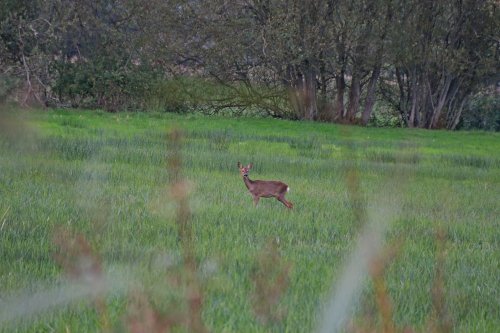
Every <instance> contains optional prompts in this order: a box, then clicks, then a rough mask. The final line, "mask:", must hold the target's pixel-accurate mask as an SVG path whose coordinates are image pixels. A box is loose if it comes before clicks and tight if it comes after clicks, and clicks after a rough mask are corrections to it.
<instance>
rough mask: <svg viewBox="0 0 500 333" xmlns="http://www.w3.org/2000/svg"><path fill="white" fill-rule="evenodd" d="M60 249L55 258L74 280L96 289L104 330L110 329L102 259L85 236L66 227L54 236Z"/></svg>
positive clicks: (96, 303) (54, 240)
mask: <svg viewBox="0 0 500 333" xmlns="http://www.w3.org/2000/svg"><path fill="white" fill-rule="evenodd" d="M53 242H54V244H55V245H56V246H57V247H58V251H57V252H55V253H54V255H53V256H54V259H55V260H56V261H57V262H58V263H59V265H60V266H61V267H62V268H63V270H64V271H65V273H66V275H67V276H68V277H69V278H70V279H73V280H76V281H78V282H82V283H85V284H88V285H90V286H91V287H92V290H94V295H93V298H94V301H93V303H94V307H95V309H96V311H97V313H98V315H99V317H100V322H101V329H102V331H103V332H108V331H110V323H109V319H108V314H107V307H106V302H105V297H104V295H103V294H104V275H103V270H102V261H101V258H100V257H99V255H98V254H96V253H95V252H94V251H93V249H92V247H91V245H90V244H89V242H88V241H87V239H86V238H85V236H83V235H82V234H76V235H74V234H72V233H71V232H69V231H68V230H66V229H59V230H57V231H56V232H55V234H54V237H53Z"/></svg>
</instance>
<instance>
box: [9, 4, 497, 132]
mask: <svg viewBox="0 0 500 333" xmlns="http://www.w3.org/2000/svg"><path fill="white" fill-rule="evenodd" d="M499 22H500V11H499V6H498V2H497V1H494V0H479V1H477V0H465V1H462V0H446V1H438V2H436V1H415V0H375V1H366V0H354V1H351V0H349V1H343V0H341V1H339V0H313V1H311V0H307V1H306V0H290V1H281V0H279V1H278V0H247V1H244V0H237V1H225V0H210V1H193V0H168V1H160V0H152V1H148V2H143V1H140V0H99V1H90V0H83V1H73V0H22V1H17V0H16V1H14V0H6V1H3V2H2V4H1V7H0V65H1V68H2V76H1V79H0V94H2V93H3V92H4V91H7V90H9V92H10V94H12V89H11V88H12V87H14V88H15V89H14V93H15V94H14V95H15V96H16V98H17V100H18V101H19V102H21V104H28V103H30V102H39V103H42V104H50V105H68V106H78V107H99V108H104V109H107V110H112V111H114V110H124V109H135V110H146V109H150V108H151V107H154V108H157V109H164V110H188V109H190V108H198V109H197V110H199V109H201V110H205V111H209V112H217V111H219V110H222V109H230V110H232V111H234V110H238V111H240V112H242V111H248V110H250V111H253V110H263V111H264V112H265V113H266V114H267V115H271V116H276V117H286V118H292V119H309V120H322V121H335V122H344V123H362V124H368V123H370V122H371V123H372V124H378V123H379V122H378V121H376V119H377V118H378V119H379V118H380V115H378V117H377V115H375V114H374V112H375V111H374V110H376V108H375V105H376V104H378V103H380V102H382V103H381V105H384V111H383V112H384V113H385V114H392V115H393V116H394V117H397V118H398V119H399V121H397V123H398V124H400V125H402V126H407V127H423V128H449V129H455V128H458V127H460V126H463V127H466V128H470V127H474V128H476V127H477V126H475V125H474V124H475V122H472V121H469V120H467V121H466V120H465V119H464V115H465V114H466V113H468V114H469V116H468V117H469V119H470V116H472V117H475V116H476V115H475V111H474V110H476V109H475V105H477V103H475V102H471V98H472V97H473V96H475V97H474V98H475V99H476V100H478V98H479V97H478V95H477V94H478V93H481V96H484V102H485V103H490V105H491V106H494V105H498V93H497V95H496V96H495V95H494V94H495V92H494V91H493V89H491V87H492V86H494V85H495V83H496V81H499V80H500V78H499V76H498V75H499V74H498V73H499V72H500V60H499V57H500V41H499V39H498V31H499V30H500V24H499ZM179 77H182V78H183V79H185V78H186V77H189V78H190V80H191V82H196V83H195V85H196V86H197V88H195V89H191V90H189V86H186V85H183V84H181V83H183V82H184V83H185V82H186V81H183V79H181V80H179V79H178V78H179ZM172 79H174V80H173V81H171V80H172ZM193 79H196V80H193ZM170 81H171V82H174V83H175V84H177V83H178V84H179V85H177V86H175V87H174V84H172V83H168V82H170ZM165 82H167V83H165ZM166 86H168V87H169V88H168V89H167V90H166V91H165V89H164V88H165V87H166ZM9 87H10V88H9ZM200 87H205V88H206V91H205V90H204V89H201V90H200V89H198V88H200ZM488 87H490V88H489V89H488ZM8 88H9V89H8ZM186 89H188V90H186ZM164 94H170V96H168V97H164V96H163V95H164ZM491 96H493V97H491ZM495 100H496V102H495ZM481 103H483V102H481ZM495 103H496V104H495ZM493 112H494V113H495V115H493V116H492V117H486V118H484V117H483V118H484V119H485V120H487V121H488V122H489V123H488V124H486V125H481V126H479V128H488V129H494V128H496V125H495V124H493V123H491V121H493V122H494V119H495V118H498V113H499V112H500V111H499V110H498V108H495V109H494V110H493Z"/></svg>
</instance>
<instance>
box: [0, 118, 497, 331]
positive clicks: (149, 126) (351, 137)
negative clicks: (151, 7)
mask: <svg viewBox="0 0 500 333" xmlns="http://www.w3.org/2000/svg"><path fill="white" fill-rule="evenodd" d="M0 121H2V122H3V125H0V130H1V131H2V133H1V134H0V331H2V332H101V331H104V332H106V331H107V332H121V331H129V332H141V331H142V332H148V331H150V332H153V331H155V330H156V331H158V332H159V331H163V329H165V328H171V327H173V328H174V331H180V332H183V331H200V332H201V331H211V332H269V331H273V332H314V331H322V327H324V325H325V324H324V323H325V322H326V323H328V318H326V317H328V316H329V314H328V312H325V309H327V308H328V306H327V304H329V303H330V302H332V299H333V302H335V288H336V286H339V285H342V284H341V283H340V282H341V280H342V279H343V277H346V278H347V281H349V280H356V278H358V277H359V276H349V274H350V273H349V269H348V267H349V263H351V264H354V265H355V266H356V260H358V259H359V258H356V256H354V257H353V256H352V255H353V253H355V252H356V250H357V247H358V246H361V247H362V246H364V243H369V244H368V245H370V243H371V242H372V243H373V244H372V245H374V246H375V248H376V246H379V249H378V250H377V251H375V252H377V253H373V261H375V259H377V258H378V259H380V258H382V259H380V260H379V261H377V262H379V265H378V266H377V267H378V268H379V269H378V273H377V269H373V267H374V264H373V262H370V263H368V264H370V265H371V266H370V267H372V269H364V270H363V269H361V271H362V273H363V274H364V275H363V276H361V277H363V278H362V280H361V285H360V286H359V288H360V291H359V294H356V293H354V294H353V296H352V298H353V299H352V300H351V301H352V302H349V303H347V302H346V303H345V307H346V308H345V309H344V310H345V311H346V318H347V319H346V320H345V325H343V326H342V327H343V328H342V329H345V330H347V331H354V332H365V331H369V329H370V328H375V329H377V330H378V331H385V332H390V331H391V330H392V331H401V330H403V329H405V328H406V329H407V331H414V332H427V331H454V332H493V331H495V330H498V327H500V315H499V314H500V218H499V216H500V204H499V203H500V136H499V134H498V133H486V132H445V131H426V130H409V129H380V128H361V127H345V126H340V125H332V124H321V123H312V122H292V121H285V120H279V119H255V118H223V117H208V116H201V115H193V114H188V115H177V114H160V113H117V114H113V113H105V112H100V111H69V110H43V111H35V110H31V111H29V112H23V113H22V114H20V115H19V116H16V117H13V116H12V115H11V114H10V112H6V113H5V115H4V116H2V119H0ZM174 129H178V130H180V131H181V133H182V135H181V138H180V139H179V140H178V141H174V142H172V140H173V139H172V137H171V135H170V134H169V133H171V132H172V131H173V130H174ZM238 161H241V162H242V163H243V164H245V165H246V164H248V163H250V162H252V163H253V165H254V167H253V169H252V170H251V172H250V178H251V179H277V180H281V181H284V182H286V183H287V184H288V185H289V186H290V189H291V190H290V192H289V193H288V194H287V199H288V200H290V201H291V202H293V204H294V209H293V210H287V209H286V208H285V207H284V206H283V205H282V204H281V203H280V202H278V201H277V200H275V199H261V200H260V203H259V205H258V206H257V207H254V206H253V202H252V198H251V196H250V195H249V194H248V191H247V189H246V188H245V185H244V184H243V181H242V179H241V176H240V173H239V171H238V169H237V166H236V165H237V162H238ZM179 179H182V180H181V181H180V180H179ZM179 184H180V185H181V186H177V187H176V185H179ZM172 189H173V190H172ZM374 221H375V222H377V223H379V224H381V225H383V227H382V229H381V231H379V232H378V234H377V235H378V236H380V237H381V240H379V241H377V240H373V239H371V238H369V237H368V238H367V241H366V242H365V241H364V240H366V239H365V238H362V237H361V238H359V235H360V234H363V232H364V230H366V226H367V225H370V223H374ZM186 230H187V231H186ZM365 245H366V244H365ZM391 251H392V252H391ZM387 252H390V253H391V255H386V256H385V257H384V253H387ZM384 258H385V259H384ZM378 259H377V260H378ZM382 261H383V263H380V262H382ZM360 265H361V264H360ZM360 265H358V266H360ZM377 267H376V268H377ZM96 281H97V282H96ZM103 281H104V282H103ZM101 282H102V283H101ZM89 286H90V287H89ZM349 288H353V289H356V286H351V287H349ZM197 320H198V321H197ZM188 322H189V323H188ZM326 325H327V326H326V328H328V324H326Z"/></svg>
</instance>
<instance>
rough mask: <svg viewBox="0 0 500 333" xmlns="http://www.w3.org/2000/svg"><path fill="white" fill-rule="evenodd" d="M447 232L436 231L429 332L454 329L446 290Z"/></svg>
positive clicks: (440, 332)
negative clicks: (434, 270) (431, 311)
mask: <svg viewBox="0 0 500 333" xmlns="http://www.w3.org/2000/svg"><path fill="white" fill-rule="evenodd" d="M445 243H446V232H445V230H444V229H443V228H439V229H438V230H437V232H436V276H435V278H434V284H433V286H432V305H433V313H432V315H431V320H430V321H429V325H428V326H429V332H435V333H448V332H452V331H453V322H452V320H451V317H450V315H449V313H448V310H447V308H446V302H445V299H446V297H445V290H444V283H445V280H444V266H445V258H446V249H445Z"/></svg>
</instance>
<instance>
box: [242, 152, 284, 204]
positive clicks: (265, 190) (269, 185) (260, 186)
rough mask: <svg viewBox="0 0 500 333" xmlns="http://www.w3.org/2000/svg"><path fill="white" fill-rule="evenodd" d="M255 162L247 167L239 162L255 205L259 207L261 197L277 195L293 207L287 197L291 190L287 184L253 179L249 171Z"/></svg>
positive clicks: (277, 197)
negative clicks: (249, 175)
mask: <svg viewBox="0 0 500 333" xmlns="http://www.w3.org/2000/svg"><path fill="white" fill-rule="evenodd" d="M252 166H253V164H252V163H250V164H248V165H247V166H246V167H245V166H243V165H241V163H240V162H238V169H240V173H241V176H242V177H243V182H244V183H245V185H246V187H247V188H248V191H249V192H250V194H251V195H252V197H253V203H254V206H255V207H257V204H258V203H259V200H260V198H272V197H275V198H276V199H277V200H279V201H280V202H281V203H283V205H285V206H286V208H288V209H292V208H293V204H292V203H291V202H290V201H287V200H286V199H285V194H286V193H287V192H288V191H289V190H290V188H289V187H288V185H287V184H285V183H283V182H280V181H276V180H251V179H250V178H249V177H248V172H249V171H250V169H251V168H252Z"/></svg>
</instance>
